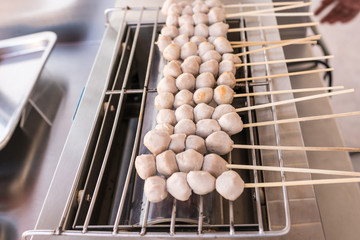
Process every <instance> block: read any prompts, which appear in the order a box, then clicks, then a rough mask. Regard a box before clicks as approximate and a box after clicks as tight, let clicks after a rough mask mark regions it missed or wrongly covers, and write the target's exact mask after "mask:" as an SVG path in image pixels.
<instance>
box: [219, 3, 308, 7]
mask: <svg viewBox="0 0 360 240" xmlns="http://www.w3.org/2000/svg"><path fill="white" fill-rule="evenodd" d="M300 3H304V2H303V1H299V2H270V3H240V4H227V5H223V6H222V7H223V8H236V7H267V6H283V5H296V4H300Z"/></svg>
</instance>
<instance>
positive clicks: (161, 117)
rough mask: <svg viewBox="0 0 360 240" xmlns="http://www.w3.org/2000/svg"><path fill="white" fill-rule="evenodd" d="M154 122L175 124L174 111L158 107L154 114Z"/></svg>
mask: <svg viewBox="0 0 360 240" xmlns="http://www.w3.org/2000/svg"><path fill="white" fill-rule="evenodd" d="M156 123H157V124H163V123H167V124H170V125H175V123H176V118H175V112H174V111H173V110H171V109H160V110H159V112H158V114H157V115H156Z"/></svg>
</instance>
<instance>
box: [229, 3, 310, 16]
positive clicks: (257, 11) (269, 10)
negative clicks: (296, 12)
mask: <svg viewBox="0 0 360 240" xmlns="http://www.w3.org/2000/svg"><path fill="white" fill-rule="evenodd" d="M311 4H312V2H307V3H299V4H292V5H286V6H282V7H275V8H266V9H259V10H254V11H248V12H239V13H230V14H226V17H227V18H230V17H241V16H248V15H254V14H258V13H267V12H276V11H283V10H289V9H294V8H300V7H306V6H310V5H311Z"/></svg>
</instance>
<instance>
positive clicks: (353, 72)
mask: <svg viewBox="0 0 360 240" xmlns="http://www.w3.org/2000/svg"><path fill="white" fill-rule="evenodd" d="M320 2H321V1H320V0H314V1H313V5H312V9H313V10H315V9H316V8H317V7H318V6H319V4H320ZM320 19H321V16H320V17H318V16H315V17H314V20H315V21H320ZM359 29H360V15H358V16H357V17H356V18H355V19H353V20H352V21H351V22H349V23H346V24H341V23H337V24H334V25H330V24H320V26H319V32H320V33H321V34H322V37H323V39H324V40H325V43H326V45H327V47H328V49H329V51H330V53H331V54H332V55H335V57H334V58H333V59H331V60H330V63H331V66H332V67H333V68H335V70H334V72H333V77H334V85H342V86H345V88H354V89H355V92H354V93H351V94H346V95H341V96H334V97H333V98H332V105H333V108H334V112H336V113H340V112H350V111H360V54H359V53H360V46H359V43H360V31H359ZM337 121H338V124H339V127H340V129H341V133H342V137H343V139H344V143H345V146H349V147H360V141H359V136H360V116H355V117H354V116H353V117H345V118H339V119H338V120H337ZM351 159H352V162H353V166H354V170H356V171H360V153H353V154H351Z"/></svg>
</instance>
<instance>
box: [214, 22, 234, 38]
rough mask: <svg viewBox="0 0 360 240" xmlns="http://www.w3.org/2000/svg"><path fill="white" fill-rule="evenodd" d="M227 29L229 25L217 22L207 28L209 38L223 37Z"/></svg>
mask: <svg viewBox="0 0 360 240" xmlns="http://www.w3.org/2000/svg"><path fill="white" fill-rule="evenodd" d="M228 29H229V24H226V23H223V22H217V23H214V24H212V25H210V26H209V36H212V37H225V38H226V35H227V32H228Z"/></svg>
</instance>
